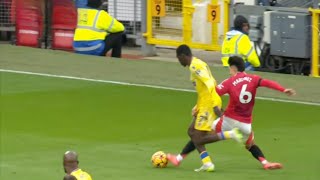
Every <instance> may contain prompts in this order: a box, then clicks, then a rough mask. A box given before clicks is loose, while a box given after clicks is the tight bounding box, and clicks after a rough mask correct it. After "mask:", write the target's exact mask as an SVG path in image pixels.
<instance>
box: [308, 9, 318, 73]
mask: <svg viewBox="0 0 320 180" xmlns="http://www.w3.org/2000/svg"><path fill="white" fill-rule="evenodd" d="M309 10H310V11H311V12H312V61H311V65H312V68H311V76H313V77H319V28H318V27H319V14H320V10H316V9H309Z"/></svg>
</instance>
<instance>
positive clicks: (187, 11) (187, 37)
mask: <svg viewBox="0 0 320 180" xmlns="http://www.w3.org/2000/svg"><path fill="white" fill-rule="evenodd" d="M182 3H183V4H182V7H183V9H182V16H183V17H182V18H183V24H182V29H183V30H182V35H183V42H184V43H185V44H191V43H192V17H193V16H192V15H193V12H194V7H193V6H192V0H183V1H182Z"/></svg>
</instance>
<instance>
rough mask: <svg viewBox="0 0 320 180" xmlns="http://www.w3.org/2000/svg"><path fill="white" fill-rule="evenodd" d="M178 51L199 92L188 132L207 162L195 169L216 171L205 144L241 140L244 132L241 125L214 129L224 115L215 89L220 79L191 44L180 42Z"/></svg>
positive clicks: (174, 161)
mask: <svg viewBox="0 0 320 180" xmlns="http://www.w3.org/2000/svg"><path fill="white" fill-rule="evenodd" d="M176 53H177V58H178V60H179V62H180V64H181V65H182V66H184V67H188V68H189V70H190V73H191V81H192V83H193V85H194V86H195V89H196V91H197V94H198V100H197V103H196V105H195V107H194V108H193V110H192V111H193V114H194V120H193V121H192V123H191V125H190V127H189V129H188V135H189V137H190V138H191V140H192V142H193V143H194V146H195V147H196V149H197V150H198V152H199V154H200V158H201V160H202V163H203V165H202V166H201V167H200V168H199V169H196V170H195V171H197V172H198V171H209V172H210V171H214V164H213V163H212V161H211V158H210V156H209V154H208V152H207V151H206V148H205V144H208V143H212V142H216V141H220V140H224V139H234V140H236V141H238V142H240V141H241V140H242V135H241V134H240V133H239V131H238V130H237V129H232V130H231V131H224V132H220V133H219V134H216V133H212V132H211V131H212V128H211V127H212V124H213V121H214V120H215V119H217V118H218V117H219V116H221V115H222V112H221V105H222V101H221V98H220V96H219V95H218V94H217V92H216V90H215V86H216V85H217V83H216V80H215V79H214V78H213V76H212V74H211V71H210V68H209V66H208V65H207V63H205V62H203V61H201V60H200V59H198V58H196V57H193V56H192V53H191V49H190V48H189V46H187V45H181V46H179V47H178V48H177V51H176ZM195 112H196V113H195ZM167 157H168V159H169V161H170V162H172V163H173V164H175V165H176V164H177V163H176V161H177V160H176V156H174V155H172V154H168V156H167Z"/></svg>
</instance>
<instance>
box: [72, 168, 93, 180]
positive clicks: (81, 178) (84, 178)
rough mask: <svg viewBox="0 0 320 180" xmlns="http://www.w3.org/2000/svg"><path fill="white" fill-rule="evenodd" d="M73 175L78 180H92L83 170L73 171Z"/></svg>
mask: <svg viewBox="0 0 320 180" xmlns="http://www.w3.org/2000/svg"><path fill="white" fill-rule="evenodd" d="M71 175H72V176H74V177H76V178H77V180H92V178H91V176H90V175H89V174H88V173H87V172H84V171H82V170H81V169H77V170H75V171H73V172H72V173H71Z"/></svg>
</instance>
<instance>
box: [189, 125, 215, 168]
mask: <svg viewBox="0 0 320 180" xmlns="http://www.w3.org/2000/svg"><path fill="white" fill-rule="evenodd" d="M206 133H208V132H207V131H201V130H197V129H195V128H189V130H188V134H189V137H190V138H191V140H192V142H193V143H194V146H195V148H196V149H197V150H198V152H199V154H200V158H201V161H202V164H203V165H202V166H201V167H200V168H199V169H196V171H209V172H210V171H213V170H214V165H213V163H212V160H211V157H210V156H209V154H208V152H207V150H206V147H205V144H203V143H201V137H202V136H204V134H206ZM218 140H219V139H218V138H217V141H218Z"/></svg>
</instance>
